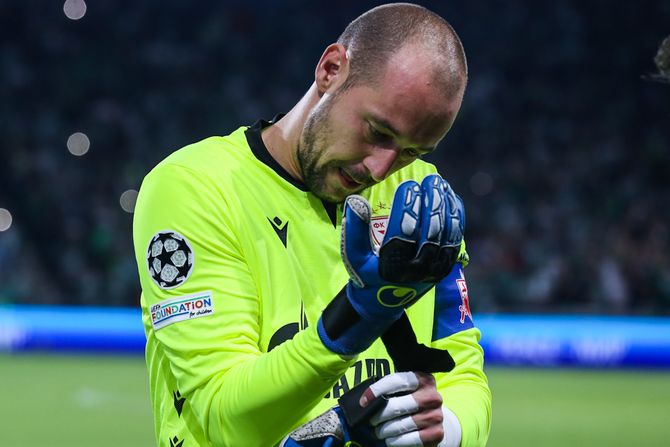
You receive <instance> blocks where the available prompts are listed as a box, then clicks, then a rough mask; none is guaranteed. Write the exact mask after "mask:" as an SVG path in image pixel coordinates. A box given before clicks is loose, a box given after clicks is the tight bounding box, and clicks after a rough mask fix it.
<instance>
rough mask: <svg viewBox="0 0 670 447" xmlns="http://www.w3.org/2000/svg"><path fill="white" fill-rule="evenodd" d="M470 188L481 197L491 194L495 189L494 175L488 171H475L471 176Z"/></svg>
mask: <svg viewBox="0 0 670 447" xmlns="http://www.w3.org/2000/svg"><path fill="white" fill-rule="evenodd" d="M470 190H471V191H472V193H473V194H474V195H476V196H479V197H482V196H485V195H487V194H490V193H491V191H492V190H493V177H491V174H489V173H488V172H482V171H478V172H475V174H474V175H473V176H472V177H471V178H470Z"/></svg>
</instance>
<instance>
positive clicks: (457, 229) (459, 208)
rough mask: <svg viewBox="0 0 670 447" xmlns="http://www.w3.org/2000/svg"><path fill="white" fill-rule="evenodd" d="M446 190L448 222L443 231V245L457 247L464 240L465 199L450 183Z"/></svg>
mask: <svg viewBox="0 0 670 447" xmlns="http://www.w3.org/2000/svg"><path fill="white" fill-rule="evenodd" d="M445 184H446V185H447V191H446V198H447V202H446V205H447V207H446V222H445V228H444V231H443V233H442V246H448V247H456V246H460V245H461V242H463V232H464V231H465V207H464V205H463V200H461V198H460V197H459V196H458V195H457V194H456V193H455V192H454V190H453V189H451V186H450V185H449V183H447V182H445Z"/></svg>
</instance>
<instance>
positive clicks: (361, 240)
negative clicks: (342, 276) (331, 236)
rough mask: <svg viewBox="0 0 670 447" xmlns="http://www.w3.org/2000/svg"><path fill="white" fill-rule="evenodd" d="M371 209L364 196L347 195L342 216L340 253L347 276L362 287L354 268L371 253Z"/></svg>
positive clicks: (363, 261) (362, 262)
mask: <svg viewBox="0 0 670 447" xmlns="http://www.w3.org/2000/svg"><path fill="white" fill-rule="evenodd" d="M371 215H372V210H371V209H370V204H369V203H368V201H367V200H365V198H363V197H361V196H358V195H351V196H349V197H347V199H346V201H345V202H344V215H343V218H342V240H341V247H340V248H341V252H342V253H341V254H342V261H343V262H344V265H345V267H346V268H347V271H348V272H349V276H350V277H351V278H352V280H353V281H354V283H356V285H357V286H359V287H363V282H362V280H361V279H360V277H359V275H358V273H356V270H357V268H358V267H360V266H361V265H363V264H364V263H365V262H366V260H367V259H368V258H369V257H370V256H371V255H372V254H373V253H372V243H371V239H370V216H371Z"/></svg>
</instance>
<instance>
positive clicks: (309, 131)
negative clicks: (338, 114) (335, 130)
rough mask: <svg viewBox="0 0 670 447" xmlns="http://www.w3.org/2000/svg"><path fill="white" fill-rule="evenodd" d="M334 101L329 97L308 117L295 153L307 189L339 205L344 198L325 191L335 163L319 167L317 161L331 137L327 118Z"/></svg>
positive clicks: (327, 163)
mask: <svg viewBox="0 0 670 447" xmlns="http://www.w3.org/2000/svg"><path fill="white" fill-rule="evenodd" d="M334 99H335V98H334V97H332V96H331V97H329V98H328V99H326V100H325V101H324V103H323V104H321V105H320V106H319V107H318V108H316V109H314V111H313V112H312V113H311V114H310V115H309V117H308V118H307V121H306V122H305V126H304V127H303V131H302V135H301V136H300V141H299V142H298V151H297V152H298V165H299V166H300V169H301V171H302V177H303V181H304V182H305V186H307V189H309V190H310V191H311V192H312V193H313V194H314V195H315V196H317V197H318V198H320V199H322V200H325V201H327V202H335V203H341V202H342V201H344V197H340V196H333V195H332V194H328V192H327V191H326V190H327V184H326V174H327V173H328V169H329V168H330V167H331V166H334V165H335V162H326V163H325V164H324V165H321V166H319V161H320V159H321V158H322V155H323V153H324V152H325V150H326V147H327V141H328V140H329V138H330V137H331V130H330V125H329V123H328V118H329V115H330V110H331V109H332V107H333V103H334V101H333V100H334Z"/></svg>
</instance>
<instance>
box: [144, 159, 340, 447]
mask: <svg viewBox="0 0 670 447" xmlns="http://www.w3.org/2000/svg"><path fill="white" fill-rule="evenodd" d="M208 182H213V181H212V180H210V179H208V178H206V177H203V176H202V174H201V173H198V172H194V171H192V170H190V169H187V168H184V167H180V166H175V165H163V166H161V167H159V168H158V169H157V170H156V171H154V172H152V173H151V174H149V176H147V178H146V180H145V182H144V184H143V185H142V190H141V193H140V197H139V200H138V203H137V207H136V213H135V222H134V239H135V248H136V252H137V262H138V265H139V272H140V280H141V283H142V289H143V313H144V319H145V326H146V327H147V337H148V346H153V347H155V349H154V350H153V352H149V351H148V352H147V357H148V362H149V366H150V369H152V371H151V375H152V380H155V378H156V375H157V374H163V375H164V376H168V379H166V381H168V382H169V381H171V380H174V382H175V383H176V386H177V387H178V389H179V390H180V392H181V394H182V396H184V397H185V398H186V401H187V407H188V408H189V409H190V410H185V412H188V411H192V415H187V414H184V415H183V417H184V418H190V417H192V419H193V422H192V423H193V424H196V425H197V426H199V427H200V428H201V430H202V432H204V436H205V438H206V441H207V442H211V443H212V444H214V445H218V446H238V445H248V446H256V445H257V446H268V445H272V444H274V443H276V442H278V441H279V440H280V439H281V437H282V436H283V435H284V434H285V433H287V432H288V431H290V430H291V429H292V428H293V427H295V426H296V425H298V424H299V423H300V422H301V418H304V415H305V414H307V413H308V411H309V410H310V409H311V408H312V407H313V406H314V405H315V404H316V403H317V402H318V401H320V399H321V398H322V397H323V395H324V394H325V393H326V392H327V390H328V389H329V388H330V387H331V386H332V384H333V383H334V382H335V381H336V380H337V379H338V378H339V377H340V376H341V375H342V374H343V373H344V371H346V369H347V368H348V367H349V366H350V364H351V363H352V362H353V359H351V360H345V359H343V358H342V357H341V356H339V355H337V354H334V353H332V352H331V351H329V350H328V349H326V348H325V346H324V345H323V343H322V342H321V341H320V339H319V337H318V335H317V333H316V326H314V327H310V328H307V329H306V330H305V331H302V332H301V333H299V334H297V335H296V337H294V339H293V340H291V341H288V342H285V343H283V344H282V345H281V346H278V347H277V348H276V349H274V350H272V351H271V352H269V353H262V352H261V351H260V349H259V346H258V342H259V332H260V323H259V320H260V318H261V316H260V311H259V307H260V303H259V298H258V295H257V287H256V284H255V282H254V278H253V277H252V274H251V272H250V270H249V268H248V266H247V264H246V262H245V260H244V254H243V253H242V249H241V247H240V245H239V243H238V241H237V240H236V232H237V231H238V229H237V228H235V221H234V214H233V213H232V212H231V211H232V210H229V209H227V208H226V206H225V197H222V196H220V195H217V193H216V191H217V189H216V188H215V187H213V186H212V185H209V184H208ZM166 229H170V230H174V231H176V232H178V233H180V234H181V235H183V236H184V237H186V238H187V239H188V241H189V242H190V244H191V246H192V249H193V255H194V264H193V270H192V272H191V275H190V276H189V277H188V279H187V280H186V281H184V282H183V284H181V285H180V286H179V287H177V288H174V289H162V288H161V287H159V286H158V285H157V284H156V283H154V282H153V280H152V279H151V278H150V277H149V275H148V273H147V267H146V250H147V245H148V243H149V241H150V240H151V238H152V236H153V235H154V234H156V232H158V231H162V230H166ZM202 291H211V296H212V301H213V308H214V312H213V313H212V314H210V315H207V316H204V317H201V318H193V319H189V320H185V321H179V322H175V323H172V324H169V325H166V326H164V327H162V328H159V329H154V328H153V327H152V324H151V321H150V315H149V314H150V311H149V310H150V309H151V307H152V306H154V305H156V304H157V303H160V302H162V301H164V300H166V299H170V298H175V297H179V296H186V295H189V294H193V293H197V292H202ZM161 368H164V369H165V371H163V370H162V369H161ZM152 387H154V384H152ZM155 417H157V418H160V417H161V416H160V415H158V414H157V415H155ZM159 424H160V421H159Z"/></svg>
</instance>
